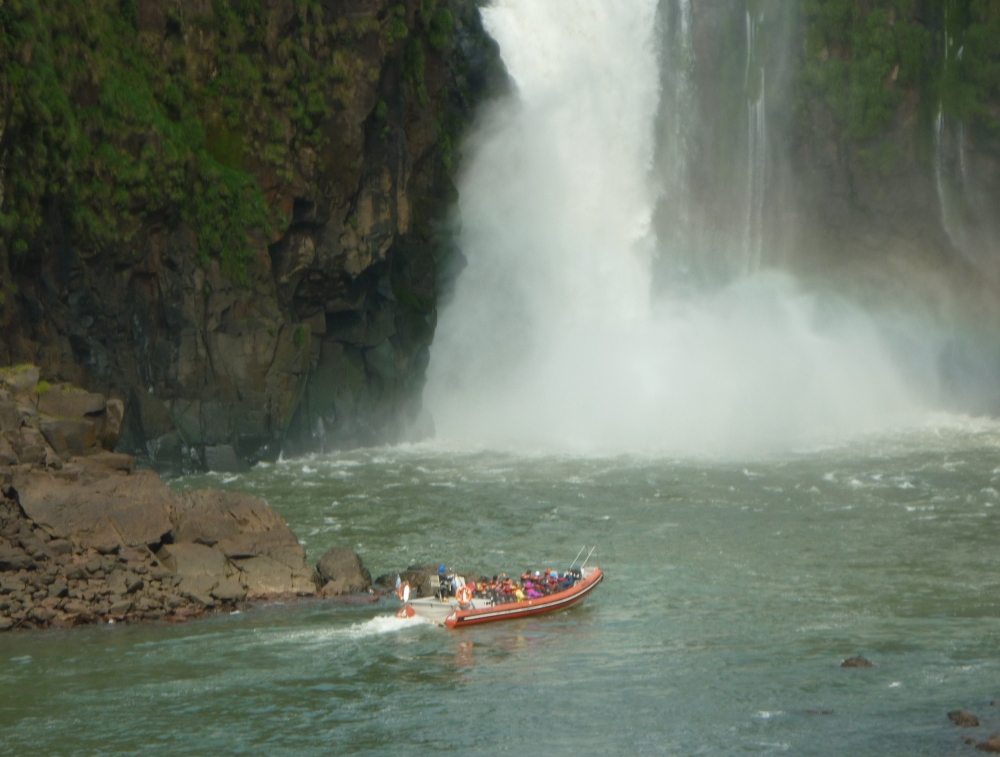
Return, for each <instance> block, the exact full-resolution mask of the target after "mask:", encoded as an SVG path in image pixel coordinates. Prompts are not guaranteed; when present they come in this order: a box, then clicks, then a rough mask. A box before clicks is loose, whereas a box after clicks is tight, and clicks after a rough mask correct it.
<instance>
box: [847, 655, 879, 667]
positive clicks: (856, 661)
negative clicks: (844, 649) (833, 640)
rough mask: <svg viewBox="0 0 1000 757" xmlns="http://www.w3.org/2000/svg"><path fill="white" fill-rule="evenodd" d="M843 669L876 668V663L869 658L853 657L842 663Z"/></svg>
mask: <svg viewBox="0 0 1000 757" xmlns="http://www.w3.org/2000/svg"><path fill="white" fill-rule="evenodd" d="M840 667H842V668H874V667H875V663H874V662H872V661H871V660H869V659H868V658H867V657H861V656H860V655H858V656H857V657H851V658H849V659H846V660H844V661H843V662H842V663H840Z"/></svg>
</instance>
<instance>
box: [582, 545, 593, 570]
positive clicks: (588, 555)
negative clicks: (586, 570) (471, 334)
mask: <svg viewBox="0 0 1000 757" xmlns="http://www.w3.org/2000/svg"><path fill="white" fill-rule="evenodd" d="M584 549H586V547H584ZM595 549H597V546H596V545H595V546H594V548H593V549H591V550H590V551H589V552H588V553H587V560H590V556H591V555H592V554H594V550H595ZM587 560H584V561H583V562H582V563H580V570H583V566H584V565H586V564H587Z"/></svg>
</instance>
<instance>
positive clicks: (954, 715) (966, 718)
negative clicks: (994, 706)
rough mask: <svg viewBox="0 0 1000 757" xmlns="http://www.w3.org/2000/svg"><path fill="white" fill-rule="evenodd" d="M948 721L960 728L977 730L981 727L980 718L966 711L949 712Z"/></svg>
mask: <svg viewBox="0 0 1000 757" xmlns="http://www.w3.org/2000/svg"><path fill="white" fill-rule="evenodd" d="M948 720H950V721H951V722H952V723H954V724H955V725H957V726H958V727H959V728H977V727H978V726H979V718H977V717H976V716H975V715H973V714H972V713H971V712H966V711H965V710H953V711H952V712H949V713H948Z"/></svg>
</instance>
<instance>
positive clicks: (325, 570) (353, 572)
mask: <svg viewBox="0 0 1000 757" xmlns="http://www.w3.org/2000/svg"><path fill="white" fill-rule="evenodd" d="M316 575H317V576H318V577H319V583H320V584H321V585H322V587H323V588H322V590H321V591H322V593H323V595H324V596H342V595H344V594H360V593H362V592H368V591H371V588H372V574H371V573H369V572H368V569H367V568H365V566H364V565H362V564H361V558H360V557H358V555H357V553H356V552H355V551H354V550H353V549H351V548H350V547H334V548H333V549H331V550H330V551H329V552H327V553H326V554H325V555H323V557H322V559H320V561H319V563H318V564H317V565H316Z"/></svg>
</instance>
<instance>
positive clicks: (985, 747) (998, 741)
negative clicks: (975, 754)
mask: <svg viewBox="0 0 1000 757" xmlns="http://www.w3.org/2000/svg"><path fill="white" fill-rule="evenodd" d="M976 749H978V750H979V751H981V752H992V753H993V754H1000V733H994V734H993V735H992V736H990V737H989V738H988V739H987V740H986V741H983V742H980V743H979V744H976Z"/></svg>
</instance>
